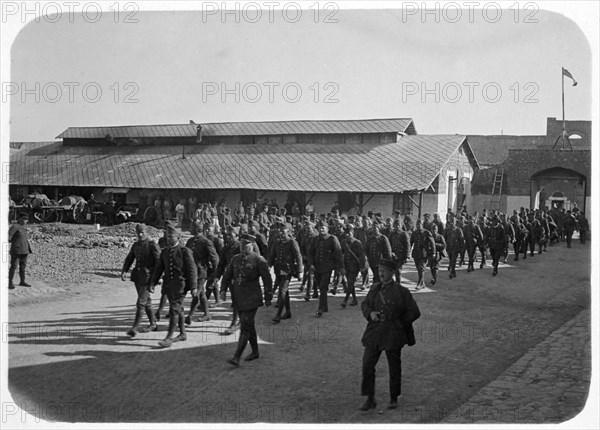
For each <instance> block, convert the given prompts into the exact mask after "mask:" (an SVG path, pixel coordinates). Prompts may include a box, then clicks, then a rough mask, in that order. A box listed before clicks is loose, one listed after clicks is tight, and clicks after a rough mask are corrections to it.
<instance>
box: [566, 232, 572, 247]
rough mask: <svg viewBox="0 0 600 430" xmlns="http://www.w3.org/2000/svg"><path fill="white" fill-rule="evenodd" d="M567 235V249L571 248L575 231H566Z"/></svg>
mask: <svg viewBox="0 0 600 430" xmlns="http://www.w3.org/2000/svg"><path fill="white" fill-rule="evenodd" d="M565 234H566V236H567V248H570V247H571V241H572V240H573V231H571V230H566V231H565Z"/></svg>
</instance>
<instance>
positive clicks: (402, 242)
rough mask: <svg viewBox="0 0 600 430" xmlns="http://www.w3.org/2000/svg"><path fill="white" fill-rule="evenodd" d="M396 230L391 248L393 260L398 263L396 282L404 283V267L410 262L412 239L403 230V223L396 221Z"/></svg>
mask: <svg viewBox="0 0 600 430" xmlns="http://www.w3.org/2000/svg"><path fill="white" fill-rule="evenodd" d="M393 227H394V229H393V230H392V233H391V234H390V247H391V248H392V258H393V260H394V263H396V282H398V283H399V284H400V283H402V281H401V277H402V266H404V265H405V264H406V260H408V254H409V253H410V239H409V237H408V233H406V232H405V231H404V230H402V229H401V221H400V220H399V219H396V220H395V221H394V225H393Z"/></svg>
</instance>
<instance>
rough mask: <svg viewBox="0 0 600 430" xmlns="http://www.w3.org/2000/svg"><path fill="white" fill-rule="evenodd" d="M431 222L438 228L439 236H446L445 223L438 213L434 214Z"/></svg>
mask: <svg viewBox="0 0 600 430" xmlns="http://www.w3.org/2000/svg"><path fill="white" fill-rule="evenodd" d="M431 222H432V223H433V224H436V225H437V226H438V233H439V234H444V222H443V221H442V220H441V219H440V215H439V214H438V213H434V214H433V221H431Z"/></svg>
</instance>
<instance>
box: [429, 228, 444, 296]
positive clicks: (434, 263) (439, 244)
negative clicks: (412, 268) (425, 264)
mask: <svg viewBox="0 0 600 430" xmlns="http://www.w3.org/2000/svg"><path fill="white" fill-rule="evenodd" d="M431 236H432V237H433V242H434V243H435V251H434V252H433V253H432V255H431V256H430V257H429V268H430V269H431V285H435V283H436V282H437V272H438V270H439V264H440V260H441V259H442V256H443V255H444V250H445V249H446V241H445V240H444V236H442V235H441V234H439V233H438V231H437V224H432V225H431ZM438 256H439V257H438Z"/></svg>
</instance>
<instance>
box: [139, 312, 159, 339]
mask: <svg viewBox="0 0 600 430" xmlns="http://www.w3.org/2000/svg"><path fill="white" fill-rule="evenodd" d="M145 310H146V316H147V317H148V321H150V325H148V327H144V328H141V329H140V330H139V331H140V333H148V332H150V331H158V327H157V326H156V319H155V318H154V313H153V312H152V306H146V309H145Z"/></svg>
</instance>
